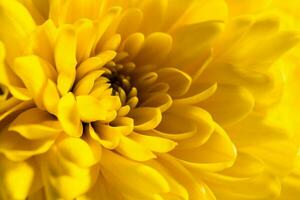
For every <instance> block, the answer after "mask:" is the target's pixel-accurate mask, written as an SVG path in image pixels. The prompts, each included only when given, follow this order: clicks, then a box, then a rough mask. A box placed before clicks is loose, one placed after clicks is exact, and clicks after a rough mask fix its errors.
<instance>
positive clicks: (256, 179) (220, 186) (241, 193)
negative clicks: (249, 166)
mask: <svg viewBox="0 0 300 200" xmlns="http://www.w3.org/2000/svg"><path fill="white" fill-rule="evenodd" d="M193 174H194V175H195V177H197V178H200V177H201V179H203V180H205V182H206V183H207V185H208V186H209V187H210V188H211V190H212V191H213V192H214V194H215V195H216V197H217V198H218V199H224V200H225V199H232V200H240V199H245V200H246V199H247V200H248V199H266V200H267V199H276V197H277V196H278V195H279V194H280V189H281V188H280V181H279V180H278V178H277V177H275V176H274V175H272V174H270V173H268V172H263V173H261V174H258V175H256V176H249V177H231V176H224V175H221V174H213V173H204V174H203V173H193Z"/></svg>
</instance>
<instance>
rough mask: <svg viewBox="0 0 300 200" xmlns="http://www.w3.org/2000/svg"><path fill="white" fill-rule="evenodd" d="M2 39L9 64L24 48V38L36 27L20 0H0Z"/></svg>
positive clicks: (0, 32)
mask: <svg viewBox="0 0 300 200" xmlns="http://www.w3.org/2000/svg"><path fill="white" fill-rule="evenodd" d="M0 24H1V26H2V27H5V28H2V29H1V30H0V40H1V41H3V43H4V44H5V46H6V48H7V57H8V61H9V64H12V61H13V58H14V57H16V56H18V55H20V54H21V53H22V50H24V48H25V46H24V40H26V37H27V36H28V35H29V34H30V33H31V32H32V31H33V30H34V29H35V27H36V26H35V23H34V21H33V19H32V17H31V15H30V13H29V12H28V10H27V9H26V8H25V7H24V6H23V5H22V4H21V3H20V2H18V1H16V0H12V1H9V2H6V1H1V2H0Z"/></svg>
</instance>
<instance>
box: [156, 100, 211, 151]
mask: <svg viewBox="0 0 300 200" xmlns="http://www.w3.org/2000/svg"><path fill="white" fill-rule="evenodd" d="M214 128H215V124H214V122H213V120H212V118H211V116H210V114H209V113H208V112H206V111H205V110H203V109H201V108H199V107H195V106H187V105H180V104H178V105H174V106H172V107H171V108H170V109H169V110H168V111H167V112H165V113H164V115H163V119H162V122H161V123H160V125H159V126H158V127H157V128H156V130H155V133H157V134H158V135H160V136H163V137H166V138H170V139H175V140H179V141H178V146H177V147H176V148H177V149H182V148H183V149H184V148H187V149H190V148H195V147H198V146H200V145H202V144H204V143H205V142H206V141H207V140H208V139H209V138H210V136H211V134H212V132H213V130H214Z"/></svg>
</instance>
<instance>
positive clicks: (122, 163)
mask: <svg viewBox="0 0 300 200" xmlns="http://www.w3.org/2000/svg"><path fill="white" fill-rule="evenodd" d="M101 166H102V167H103V169H102V173H103V175H104V177H105V178H106V179H107V180H108V182H109V183H110V184H112V185H113V186H114V187H116V188H118V189H119V190H120V191H122V192H124V193H125V194H128V195H134V196H135V197H136V198H147V197H148V198H149V197H151V195H154V194H159V193H163V192H167V191H168V190H169V189H170V188H169V185H168V182H167V181H166V180H165V179H164V178H163V176H162V175H160V174H159V172H158V171H156V170H155V169H153V168H151V167H149V166H147V165H145V164H142V163H138V162H135V161H131V160H128V159H126V158H123V157H122V156H120V155H118V154H116V153H113V152H111V151H107V150H105V151H103V156H102V159H101ZM114 166H119V167H117V168H115V167H114ZM117 180H118V181H117ZM130 180H131V181H130ZM136 185H139V187H136ZM145 190H146V191H147V193H145V192H144V191H145Z"/></svg>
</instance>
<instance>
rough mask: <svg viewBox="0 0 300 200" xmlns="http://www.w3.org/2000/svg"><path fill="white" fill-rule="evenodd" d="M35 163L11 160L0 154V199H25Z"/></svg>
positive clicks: (35, 166)
mask: <svg viewBox="0 0 300 200" xmlns="http://www.w3.org/2000/svg"><path fill="white" fill-rule="evenodd" d="M36 168H37V163H35V162H34V161H33V160H31V161H29V160H28V161H21V162H13V161H10V160H8V159H7V158H5V157H4V156H3V155H0V175H1V180H0V185H1V189H0V191H1V192H0V194H1V195H0V197H1V199H12V200H17V199H26V197H27V196H28V194H29V192H30V189H31V185H32V183H33V181H34V178H35V176H36V170H37V169H36Z"/></svg>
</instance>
